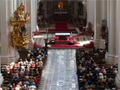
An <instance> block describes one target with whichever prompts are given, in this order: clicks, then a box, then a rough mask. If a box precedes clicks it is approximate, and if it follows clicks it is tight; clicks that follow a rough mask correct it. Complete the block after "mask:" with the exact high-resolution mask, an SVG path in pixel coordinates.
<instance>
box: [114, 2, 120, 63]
mask: <svg viewBox="0 0 120 90" xmlns="http://www.w3.org/2000/svg"><path fill="white" fill-rule="evenodd" d="M119 4H120V1H116V35H115V43H116V45H115V50H116V53H115V63H118V48H119V47H118V35H119V34H118V33H119V29H120V28H119V27H120V25H119V23H120V22H119V15H120V11H119V9H120V7H119Z"/></svg>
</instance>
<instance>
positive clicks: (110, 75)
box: [76, 48, 118, 90]
mask: <svg viewBox="0 0 120 90" xmlns="http://www.w3.org/2000/svg"><path fill="white" fill-rule="evenodd" d="M91 52H93V53H98V54H99V53H101V52H104V50H102V49H96V48H94V49H93V50H91V51H90V50H89V51H88V50H84V49H78V50H77V53H76V60H77V66H78V70H77V75H78V79H79V80H78V81H79V89H80V90H118V89H117V88H116V85H115V76H116V74H117V68H118V66H117V65H116V64H113V65H108V64H99V63H96V62H95V61H94V60H93V58H92V57H91V56H90V53H91Z"/></svg>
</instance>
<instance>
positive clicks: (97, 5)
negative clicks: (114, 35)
mask: <svg viewBox="0 0 120 90" xmlns="http://www.w3.org/2000/svg"><path fill="white" fill-rule="evenodd" d="M93 3H94V36H95V38H94V45H95V47H96V48H99V41H100V0H96V1H94V2H93Z"/></svg>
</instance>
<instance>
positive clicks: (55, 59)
mask: <svg viewBox="0 0 120 90" xmlns="http://www.w3.org/2000/svg"><path fill="white" fill-rule="evenodd" d="M75 53H76V50H75V49H50V50H48V59H47V62H46V65H45V68H44V69H43V73H42V77H41V82H40V86H39V89H38V90H78V81H77V75H76V70H77V69H76V60H75Z"/></svg>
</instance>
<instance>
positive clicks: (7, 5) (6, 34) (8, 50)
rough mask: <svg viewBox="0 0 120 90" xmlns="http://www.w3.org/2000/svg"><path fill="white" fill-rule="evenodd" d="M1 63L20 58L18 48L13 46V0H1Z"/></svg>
mask: <svg viewBox="0 0 120 90" xmlns="http://www.w3.org/2000/svg"><path fill="white" fill-rule="evenodd" d="M1 3H3V4H2V5H1V7H0V8H4V9H1V11H2V13H1V16H0V17H1V27H0V29H1V63H2V64H7V63H11V62H15V61H16V60H17V59H18V55H17V54H16V53H17V50H16V49H15V47H12V46H11V34H10V32H11V31H13V26H12V25H11V22H10V19H11V17H12V16H13V12H14V11H13V0H1Z"/></svg>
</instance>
